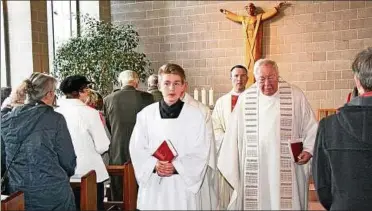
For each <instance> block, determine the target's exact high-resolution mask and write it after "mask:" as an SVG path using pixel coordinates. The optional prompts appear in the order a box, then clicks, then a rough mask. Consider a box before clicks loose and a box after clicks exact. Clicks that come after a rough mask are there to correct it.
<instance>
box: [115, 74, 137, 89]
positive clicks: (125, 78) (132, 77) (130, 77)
mask: <svg viewBox="0 0 372 211" xmlns="http://www.w3.org/2000/svg"><path fill="white" fill-rule="evenodd" d="M118 81H119V82H120V83H121V85H122V86H125V85H128V84H130V83H136V84H138V83H139V77H138V74H137V73H136V72H134V71H133V70H125V71H123V72H121V73H120V74H119V77H118Z"/></svg>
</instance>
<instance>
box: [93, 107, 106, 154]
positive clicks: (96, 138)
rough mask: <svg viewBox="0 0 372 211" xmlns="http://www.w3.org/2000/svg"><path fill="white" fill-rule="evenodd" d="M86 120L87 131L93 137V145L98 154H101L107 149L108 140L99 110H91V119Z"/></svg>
mask: <svg viewBox="0 0 372 211" xmlns="http://www.w3.org/2000/svg"><path fill="white" fill-rule="evenodd" d="M88 121H89V122H88V124H89V133H90V135H91V137H92V139H93V142H94V147H95V149H96V151H97V152H98V153H99V154H103V153H104V152H106V151H107V150H108V149H109V146H110V140H109V138H108V137H107V134H106V131H105V127H104V125H103V122H102V120H101V117H100V114H99V112H98V111H97V112H92V116H91V119H89V120H88Z"/></svg>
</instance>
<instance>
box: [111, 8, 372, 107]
mask: <svg viewBox="0 0 372 211" xmlns="http://www.w3.org/2000/svg"><path fill="white" fill-rule="evenodd" d="M253 3H255V5H256V6H257V7H259V9H261V10H264V11H266V10H267V9H269V8H272V7H274V6H275V5H276V4H277V3H278V1H253ZM289 3H290V4H291V5H290V6H289V7H287V8H285V9H284V10H282V11H281V12H280V14H278V15H277V16H276V17H274V18H272V19H271V20H268V21H265V22H264V25H263V27H264V38H263V57H266V58H271V59H274V60H275V61H277V63H278V65H279V69H280V74H281V77H282V78H284V79H285V80H287V81H289V82H291V83H293V84H296V85H297V86H299V87H300V88H301V89H302V90H303V91H304V92H305V94H306V96H307V98H308V100H309V102H310V104H311V105H312V108H313V109H314V111H316V110H317V109H318V108H334V107H339V106H342V105H343V104H344V102H345V100H346V96H347V93H348V92H349V91H350V90H351V88H352V87H353V86H354V82H353V79H352V72H351V68H350V66H351V62H352V60H353V58H354V56H355V55H356V53H357V52H359V51H360V50H362V49H364V48H366V47H368V46H372V2H370V1H289ZM247 4H248V2H246V1H111V20H112V22H113V23H115V24H133V25H134V26H135V28H136V29H137V30H138V32H139V34H140V36H141V37H140V39H141V46H140V50H141V51H143V52H145V53H146V55H147V56H148V57H149V59H150V60H151V61H152V67H153V68H154V69H156V70H157V69H158V68H159V67H160V66H161V65H162V64H163V63H165V62H175V63H178V64H180V65H182V66H183V67H184V68H185V70H186V72H187V78H188V81H189V84H190V90H189V92H190V93H191V94H192V93H193V92H192V90H194V88H195V87H198V88H201V87H205V88H208V89H209V87H213V89H214V90H215V99H217V98H218V97H219V96H221V95H222V94H224V93H226V92H228V91H229V90H230V89H231V83H230V81H229V70H230V68H231V67H232V66H233V65H235V64H243V63H244V55H243V48H244V45H243V34H242V30H241V25H239V24H237V23H234V22H232V21H230V20H228V19H226V18H225V17H224V15H223V14H222V13H220V12H219V9H220V8H224V9H228V10H230V11H233V12H236V13H238V14H246V12H245V11H244V6H245V5H247Z"/></svg>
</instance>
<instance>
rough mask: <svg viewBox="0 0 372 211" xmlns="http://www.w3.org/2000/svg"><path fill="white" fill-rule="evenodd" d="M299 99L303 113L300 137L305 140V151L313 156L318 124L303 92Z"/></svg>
mask: <svg viewBox="0 0 372 211" xmlns="http://www.w3.org/2000/svg"><path fill="white" fill-rule="evenodd" d="M299 97H300V98H301V99H300V101H301V103H300V105H301V113H302V119H301V130H300V135H301V137H302V138H303V145H304V151H307V152H309V153H310V154H313V151H314V144H315V138H316V133H317V130H318V122H317V120H316V119H315V114H314V112H313V110H312V108H311V106H310V104H309V102H308V101H307V99H306V97H305V95H304V94H303V92H302V91H301V95H300V96H299ZM295 118H296V117H295Z"/></svg>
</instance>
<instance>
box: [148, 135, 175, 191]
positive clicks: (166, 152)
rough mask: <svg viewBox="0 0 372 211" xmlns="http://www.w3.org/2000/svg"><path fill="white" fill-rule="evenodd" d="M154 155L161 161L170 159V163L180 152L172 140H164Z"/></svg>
mask: <svg viewBox="0 0 372 211" xmlns="http://www.w3.org/2000/svg"><path fill="white" fill-rule="evenodd" d="M152 156H154V157H155V158H156V159H158V160H160V161H168V162H169V163H170V162H172V161H173V160H174V159H175V158H176V157H177V156H178V153H177V150H176V149H175V147H174V146H173V144H172V142H171V141H170V140H164V141H163V142H162V143H161V144H160V146H159V147H158V148H157V149H156V151H155V152H154V154H153V155H152ZM161 179H162V178H160V181H159V184H160V182H161Z"/></svg>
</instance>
